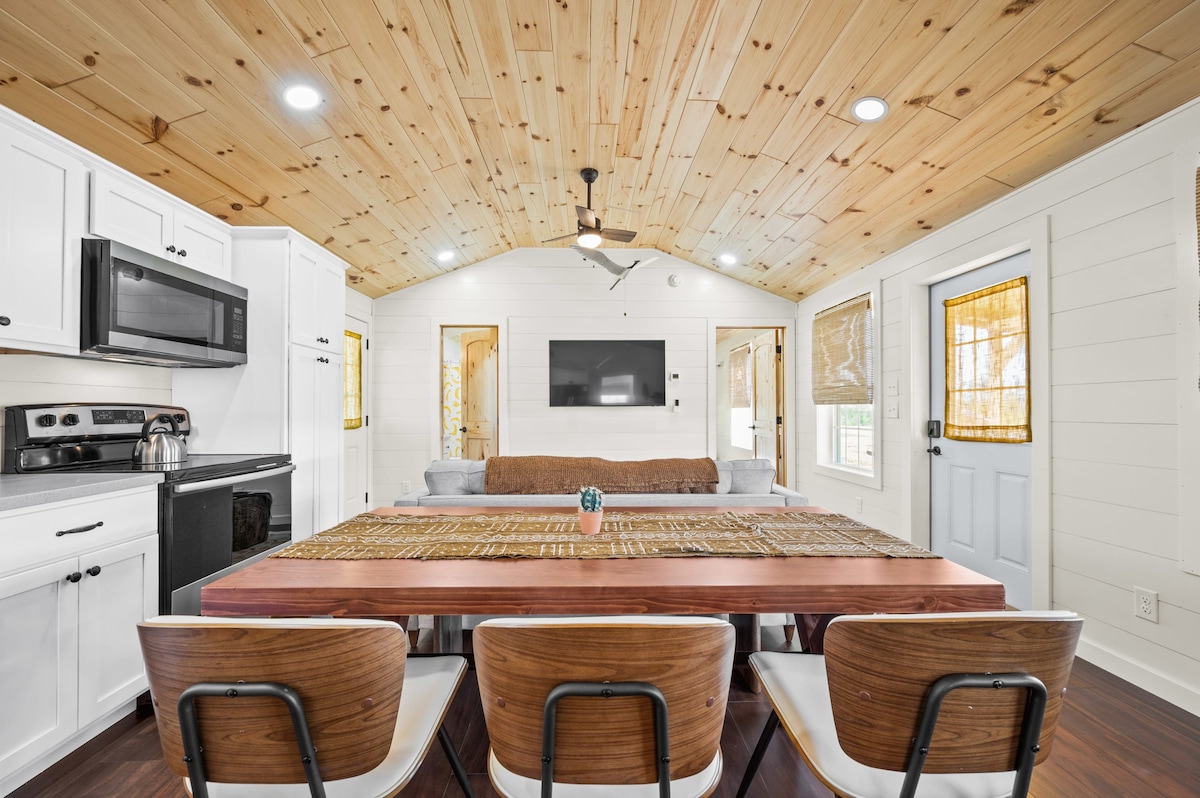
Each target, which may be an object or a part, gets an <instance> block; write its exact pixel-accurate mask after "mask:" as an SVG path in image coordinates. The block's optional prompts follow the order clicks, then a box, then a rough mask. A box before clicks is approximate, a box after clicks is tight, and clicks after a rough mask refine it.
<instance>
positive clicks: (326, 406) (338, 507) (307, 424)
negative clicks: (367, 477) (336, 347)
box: [288, 346, 345, 540]
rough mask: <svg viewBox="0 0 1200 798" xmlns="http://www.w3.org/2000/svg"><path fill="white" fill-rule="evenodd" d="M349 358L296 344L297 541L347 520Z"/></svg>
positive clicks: (292, 381) (292, 382) (292, 372)
mask: <svg viewBox="0 0 1200 798" xmlns="http://www.w3.org/2000/svg"><path fill="white" fill-rule="evenodd" d="M342 368H343V358H342V356H341V355H332V354H330V353H328V352H322V351H321V350H319V349H311V348H309V347H304V346H293V347H292V348H291V356H290V358H289V368H288V373H289V377H288V383H289V395H290V408H289V410H290V413H289V415H290V417H291V426H292V430H293V435H292V450H291V454H292V462H293V463H295V464H296V470H295V472H294V473H293V474H292V539H293V540H300V539H301V538H306V537H308V536H309V535H312V534H314V533H316V532H320V531H321V530H323V529H328V528H329V527H331V526H334V525H335V524H337V523H338V522H339V521H341V520H342V519H341V511H342V498H341V486H342V467H343V463H342V460H343V456H342V451H343V448H342V426H343V424H342V415H343V405H342V401H343V397H342V392H343V390H344V386H345V380H344V377H343V373H342Z"/></svg>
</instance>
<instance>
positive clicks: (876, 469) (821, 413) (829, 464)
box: [810, 281, 898, 490]
mask: <svg viewBox="0 0 1200 798" xmlns="http://www.w3.org/2000/svg"><path fill="white" fill-rule="evenodd" d="M881 289H882V287H881V285H880V284H879V282H878V281H876V282H873V283H872V284H871V286H870V287H869V288H868V289H866V290H862V289H860V290H856V291H853V292H850V293H847V295H846V296H845V297H844V298H843V299H841V300H838V301H836V302H830V303H828V304H826V305H825V307H823V308H821V310H824V309H826V308H832V307H836V306H837V305H838V304H841V303H842V302H845V301H848V300H850V299H853V298H854V297H857V296H862V295H863V294H870V295H871V338H872V342H871V345H872V347H873V349H874V351H873V352H872V353H871V361H872V363H871V368H872V371H873V373H872V375H871V379H872V385H873V386H874V389H873V391H872V393H871V404H870V407H871V418H872V443H871V452H872V468H871V469H865V468H856V467H853V466H845V465H841V464H840V463H835V462H834V461H833V457H834V453H835V450H834V446H835V443H834V441H835V424H836V422H837V409H838V408H839V407H845V406H847V405H818V404H816V403H814V404H813V408H814V410H815V413H814V433H815V436H814V442H815V446H814V449H813V473H814V474H819V475H821V476H826V477H831V478H833V479H837V480H841V481H843V482H850V483H853V484H855V485H861V486H863V487H866V488H874V489H875V490H881V489H882V487H883V393H884V391H883V390H882V380H881V376H882V371H883V369H882V360H883V358H882V357H881V351H880V341H881V340H882V324H881V318H880V317H881V316H882V315H883V314H882V309H881V307H880V305H881V302H880V297H881V296H882V293H883V292H882V290H881ZM819 312H821V311H820V310H818V311H817V313H819ZM813 316H814V317H815V316H816V313H814V314H813ZM810 330H811V326H810ZM810 343H811V342H810ZM810 374H811V371H810ZM810 379H811V376H810ZM892 400H893V401H897V400H898V397H892ZM849 406H852V407H859V405H849Z"/></svg>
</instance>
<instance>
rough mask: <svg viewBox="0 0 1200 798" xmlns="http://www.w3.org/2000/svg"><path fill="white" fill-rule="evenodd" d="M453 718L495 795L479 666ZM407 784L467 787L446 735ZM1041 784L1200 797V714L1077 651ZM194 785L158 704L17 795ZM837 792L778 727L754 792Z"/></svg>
mask: <svg viewBox="0 0 1200 798" xmlns="http://www.w3.org/2000/svg"><path fill="white" fill-rule="evenodd" d="M422 644H423V645H424V641H422ZM764 645H770V646H772V647H776V648H786V646H784V645H783V640H782V635H781V634H779V630H778V629H764ZM769 711H770V708H769V705H768V704H767V703H766V701H765V700H764V699H763V698H762V697H761V696H759V695H757V694H755V693H753V692H751V691H749V690H748V689H747V688H746V686H745V684H744V683H743V682H742V681H741V680H739V679H735V680H734V686H733V689H732V691H731V694H730V700H729V708H728V712H727V714H726V721H725V731H724V736H723V739H722V750H723V751H724V755H725V773H724V776H723V777H722V779H721V784H720V786H719V788H718V789H717V792H716V793H715V796H716V798H732V796H733V795H734V794H735V793H736V791H737V786H738V783H739V782H740V781H741V777H742V773H743V771H744V770H745V767H746V762H747V760H748V759H749V756H750V752H751V751H752V750H753V748H754V744H755V742H757V740H758V735H759V732H760V731H761V730H762V725H763V722H764V721H765V720H766V717H767V713H768V712H769ZM446 724H447V728H448V730H449V731H450V734H451V736H452V737H453V739H454V741H455V744H456V745H457V746H458V750H459V753H460V755H461V756H462V759H463V763H464V765H465V766H466V768H467V770H468V772H469V773H470V776H471V781H472V788H473V789H474V791H475V795H476V796H478V797H479V798H490V797H491V796H495V795H496V793H495V791H493V790H492V787H491V784H490V783H489V782H488V778H487V770H486V757H487V747H488V741H487V731H486V729H485V728H484V723H483V711H482V709H481V707H480V704H479V691H478V689H477V687H476V683H475V674H474V671H470V672H468V674H467V677H466V679H465V680H464V682H463V685H462V687H461V688H460V690H459V693H458V696H457V697H456V699H455V701H454V704H453V706H452V708H451V711H450V714H449V716H448V718H447V721H446ZM404 794H405V795H406V796H407V795H412V796H417V797H418V798H425V797H426V796H428V797H429V798H433V797H434V796H447V798H454V796H459V795H461V793H460V791H459V789H458V785H457V782H455V780H454V777H453V775H452V774H451V772H450V767H449V765H448V764H447V763H446V759H445V757H444V756H443V755H442V752H441V750H440V748H438V746H436V745H435V746H434V747H433V749H432V750H431V751H430V753H429V756H428V758H427V759H426V761H425V764H424V765H423V766H422V767H421V770H420V771H419V772H418V774H417V776H416V778H415V779H414V781H413V782H412V783H411V784H410V785H409V787H408V789H407V790H405V792H404ZM1030 794H1031V795H1032V796H1033V798H1065V797H1066V796H1071V798H1079V797H1081V796H1087V797H1088V798H1090V797H1092V796H1096V797H1097V798H1110V797H1111V798H1117V797H1118V796H1120V797H1122V798H1124V797H1129V798H1135V797H1136V798H1154V797H1155V796H1167V797H1169V798H1183V797H1184V796H1200V718H1197V717H1196V716H1194V715H1192V714H1190V713H1188V712H1185V711H1183V710H1181V709H1179V708H1177V707H1175V706H1173V705H1171V704H1168V703H1167V702H1165V701H1162V700H1161V699H1158V698H1156V697H1154V696H1152V695H1150V694H1149V693H1147V692H1145V691H1144V690H1141V689H1139V688H1137V687H1134V686H1133V685H1131V684H1129V683H1128V682H1125V681H1122V680H1121V679H1118V678H1116V677H1115V676H1112V675H1111V674H1109V673H1107V672H1105V671H1103V670H1101V669H1100V668H1097V667H1096V666H1094V665H1091V664H1089V663H1087V662H1084V661H1083V660H1076V663H1075V667H1074V670H1073V672H1072V675H1071V683H1070V688H1069V690H1068V693H1067V699H1066V705H1065V707H1064V709H1063V714H1062V719H1061V722H1060V724H1059V729H1058V735H1057V737H1056V738H1055V742H1054V748H1053V751H1052V753H1051V755H1050V758H1049V759H1048V760H1047V761H1046V762H1045V763H1044V764H1043V765H1041V766H1039V767H1038V768H1037V770H1035V771H1034V778H1033V788H1032V790H1031V792H1030ZM183 795H184V792H183V790H182V788H181V786H180V781H179V779H178V777H176V776H175V775H174V774H172V773H171V772H170V771H169V770H168V769H167V766H166V764H165V763H164V762H163V760H162V753H161V750H160V748H159V745H158V736H157V730H156V727H155V723H154V716H153V714H152V713H150V712H149V710H148V706H147V707H142V708H141V709H140V710H139V712H138V713H137V714H136V715H131V716H129V717H128V718H126V719H125V720H124V721H122V723H120V724H118V726H116V727H114V728H113V729H112V730H110V731H109V732H106V733H105V734H104V735H102V736H101V738H99V739H98V740H97V741H94V742H93V743H92V744H89V746H86V747H85V748H84V749H82V750H81V751H78V752H76V754H75V755H73V756H71V757H69V758H68V759H67V760H64V761H63V762H61V763H59V765H58V766H56V767H55V768H53V769H52V770H51V771H49V772H47V773H44V774H42V776H40V777H38V778H37V779H35V780H34V781H32V782H30V783H29V784H26V785H25V786H23V787H21V788H19V789H18V790H17V791H16V792H15V793H13V794H12V795H11V796H10V798H33V796H38V797H39V798H67V797H68V796H70V797H71V798H109V797H110V796H123V797H128V798H180V796H183ZM830 795H831V793H830V792H829V791H828V790H827V789H825V788H824V787H823V786H822V785H821V784H820V783H819V782H818V781H817V780H816V778H814V777H813V775H812V774H811V773H810V772H809V771H808V769H807V768H806V767H805V766H804V764H803V763H802V762H801V761H800V758H799V756H798V755H797V754H796V750H795V748H794V747H793V746H792V744H791V741H790V740H788V738H787V735H786V734H783V733H782V732H781V733H779V734H776V736H775V739H774V740H773V741H772V743H771V747H770V749H769V750H768V752H767V756H766V758H765V759H764V760H763V763H762V767H761V768H760V769H759V775H758V778H757V780H756V783H755V785H754V787H753V788H752V789H751V791H750V798H783V797H784V796H789V797H791V798H811V797H813V796H822V798H825V797H827V796H830Z"/></svg>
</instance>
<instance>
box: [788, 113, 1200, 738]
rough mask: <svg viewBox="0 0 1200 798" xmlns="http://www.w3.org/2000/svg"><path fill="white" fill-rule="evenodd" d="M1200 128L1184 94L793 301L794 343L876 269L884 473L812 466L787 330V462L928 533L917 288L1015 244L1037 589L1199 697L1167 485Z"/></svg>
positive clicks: (1187, 309) (1187, 363) (1180, 378)
mask: <svg viewBox="0 0 1200 798" xmlns="http://www.w3.org/2000/svg"><path fill="white" fill-rule="evenodd" d="M1198 130H1200V103H1196V102H1193V103H1191V104H1189V105H1187V106H1184V107H1183V108H1181V109H1178V110H1177V111H1175V112H1172V113H1171V114H1167V115H1165V116H1164V117H1162V118H1161V119H1159V120H1157V121H1156V122H1154V123H1152V124H1150V125H1147V126H1145V127H1143V128H1141V129H1139V130H1137V131H1134V132H1132V133H1130V134H1128V135H1127V136H1125V137H1123V138H1122V139H1119V140H1117V141H1116V142H1113V143H1111V144H1109V145H1107V146H1106V147H1104V148H1102V149H1100V150H1098V151H1096V152H1095V153H1092V154H1090V155H1088V156H1085V157H1083V158H1080V159H1078V160H1076V161H1074V162H1072V163H1071V164H1069V165H1067V166H1066V167H1063V168H1062V169H1059V170H1057V171H1056V172H1054V173H1052V174H1050V175H1048V176H1046V177H1045V178H1042V179H1040V180H1039V181H1037V182H1036V183H1033V184H1031V185H1029V186H1026V187H1024V188H1022V189H1021V190H1019V191H1017V192H1015V193H1013V194H1012V195H1010V196H1008V197H1006V198H1004V199H1002V200H999V201H997V202H995V203H992V204H991V205H989V206H988V207H986V208H984V209H982V210H980V211H978V212H976V213H975V214H973V215H971V216H970V217H968V218H967V219H964V220H962V221H960V222H958V223H956V224H954V225H952V226H950V227H948V228H946V229H944V230H939V231H936V232H934V233H932V234H931V235H929V236H928V237H927V238H925V239H922V240H921V241H920V242H918V243H916V244H914V245H912V246H910V247H908V248H906V249H905V250H902V251H900V252H898V253H895V254H892V255H889V256H886V257H884V258H882V259H881V260H880V261H879V262H878V263H876V264H875V265H874V266H872V267H870V268H868V269H866V270H864V271H862V272H860V273H858V274H856V275H853V276H851V277H848V278H846V279H845V280H843V281H842V282H841V283H839V284H837V285H835V286H832V287H831V288H829V289H826V290H825V291H824V292H822V293H820V294H818V295H816V296H814V297H812V298H810V299H808V300H806V301H804V302H802V303H801V304H800V305H799V309H798V310H799V312H798V321H797V324H798V327H797V328H798V330H799V331H800V336H799V337H800V339H801V340H802V341H803V340H806V339H807V336H805V335H804V331H805V330H807V329H809V325H810V323H811V318H812V315H813V313H815V312H817V311H819V310H821V309H822V308H824V307H827V306H829V305H831V304H833V303H835V302H837V301H839V300H841V299H843V298H845V297H846V296H851V295H853V294H854V293H855V292H857V291H860V290H863V287H864V286H867V285H869V283H870V281H873V280H880V281H882V285H883V302H882V312H883V318H882V321H883V328H882V329H883V332H882V341H881V342H880V353H881V361H882V363H881V375H880V376H881V379H882V381H883V384H886V382H887V381H889V380H895V381H897V383H898V384H899V386H900V410H901V412H900V418H899V419H896V420H891V419H887V420H885V421H884V451H883V486H882V489H881V490H879V491H867V490H865V489H864V488H862V487H860V486H854V485H850V484H849V483H839V482H838V481H837V480H834V479H830V478H828V477H825V476H822V475H817V474H815V473H814V472H813V467H812V466H813V435H812V424H813V410H812V406H811V404H810V403H808V402H807V401H806V400H804V395H805V394H806V391H807V383H808V377H807V374H806V373H804V372H805V370H806V366H805V364H806V363H807V362H808V360H807V358H808V353H807V352H806V351H805V350H804V348H803V347H801V348H800V349H798V351H797V355H798V358H799V364H800V368H801V374H800V377H799V383H800V384H799V386H798V388H799V392H800V396H801V400H802V401H801V404H800V407H799V415H800V419H799V424H800V430H799V433H798V435H797V450H798V459H797V465H798V467H799V469H800V473H799V477H798V482H799V483H800V485H799V487H800V489H802V490H805V491H806V492H808V493H809V494H810V495H813V496H816V497H819V498H820V503H821V504H824V505H827V506H830V507H832V508H833V509H836V510H840V511H842V512H847V511H848V510H850V509H851V508H852V501H853V497H856V496H864V498H865V499H866V504H867V508H866V512H865V513H864V515H865V520H866V521H868V522H869V523H874V524H876V525H878V526H881V527H883V528H885V529H889V530H893V531H897V532H900V533H901V534H906V535H909V536H911V537H912V538H913V539H914V540H917V541H919V542H920V541H924V540H927V539H928V538H927V536H928V528H927V525H928V477H927V471H928V461H927V457H928V456H927V455H925V454H924V449H925V447H926V446H927V442H926V440H925V438H924V437H923V434H924V432H923V427H924V419H925V417H926V412H927V410H926V408H927V404H928V388H927V384H928V375H927V369H928V356H927V353H926V352H927V334H926V333H927V327H926V322H925V314H927V312H928V305H927V289H926V286H927V285H928V284H930V283H932V282H936V281H937V280H940V279H944V278H945V277H947V276H949V275H950V274H951V273H953V272H954V271H955V270H961V269H962V267H963V266H964V265H966V264H975V265H980V264H981V263H982V262H985V261H988V260H994V259H997V258H998V257H1000V256H1002V255H1004V254H1008V253H1010V252H1012V251H1019V250H1020V249H1024V248H1028V249H1030V250H1031V254H1032V262H1033V268H1034V276H1033V279H1032V280H1031V304H1032V307H1031V312H1032V321H1031V325H1032V326H1031V339H1033V340H1032V341H1031V353H1032V360H1031V365H1032V368H1033V372H1034V384H1035V400H1034V401H1035V404H1034V423H1035V440H1034V451H1035V455H1034V459H1035V479H1037V484H1036V486H1035V488H1034V514H1035V517H1034V526H1035V558H1036V559H1037V560H1038V565H1037V568H1036V570H1035V574H1034V576H1035V603H1037V604H1038V605H1039V606H1043V607H1044V606H1053V607H1056V608H1064V609H1071V610H1075V611H1077V612H1079V613H1081V614H1083V615H1084V616H1085V617H1086V619H1087V620H1086V622H1085V624H1084V631H1083V642H1082V643H1081V646H1080V654H1081V655H1083V656H1084V657H1085V658H1087V659H1089V660H1090V661H1092V662H1094V663H1096V664H1098V665H1100V666H1101V667H1104V668H1106V669H1108V670H1111V671H1113V672H1114V673H1117V674H1118V675H1120V676H1123V677H1125V678H1128V679H1130V680H1132V681H1134V682H1135V683H1138V684H1140V685H1142V686H1143V687H1145V688H1147V689H1149V690H1151V691H1153V692H1155V693H1157V694H1159V695H1161V696H1163V697H1164V698H1167V699H1168V700H1171V701H1173V702H1175V703H1176V704H1179V705H1180V706H1182V707H1184V708H1186V709H1188V710H1190V711H1192V712H1195V713H1198V714H1200V634H1197V632H1198V631H1200V577H1198V576H1196V575H1194V574H1190V573H1187V572H1185V571H1184V570H1182V569H1181V568H1180V553H1179V552H1180V541H1181V537H1180V536H1181V534H1182V535H1184V536H1188V539H1189V540H1190V539H1191V538H1192V537H1194V536H1197V535H1200V532H1198V531H1197V530H1198V525H1200V518H1195V517H1192V518H1182V519H1181V515H1180V506H1181V496H1180V488H1179V484H1180V481H1181V472H1180V470H1179V462H1180V455H1181V450H1185V451H1191V450H1194V449H1196V448H1197V447H1200V424H1197V423H1196V422H1193V421H1191V420H1190V418H1188V419H1184V420H1183V422H1182V423H1181V419H1180V411H1179V405H1180V401H1181V400H1180V397H1181V395H1182V396H1184V397H1187V398H1188V400H1189V401H1191V402H1192V405H1193V406H1195V404H1196V402H1195V400H1194V399H1192V394H1194V393H1195V392H1196V361H1197V357H1196V346H1197V335H1196V333H1195V332H1194V331H1193V328H1195V326H1196V323H1197V319H1196V302H1197V296H1196V282H1197V281H1196V279H1195V278H1194V277H1191V276H1190V271H1189V270H1194V264H1195V254H1194V250H1195V247H1196V241H1195V232H1194V224H1193V225H1183V224H1181V221H1180V220H1181V219H1186V218H1187V216H1186V213H1181V211H1180V209H1181V207H1182V206H1183V204H1184V203H1186V204H1187V205H1188V206H1189V207H1193V208H1194V206H1193V205H1192V203H1193V202H1194V197H1193V196H1192V192H1193V191H1194V179H1193V177H1192V175H1193V174H1194V169H1195V167H1196V164H1197V158H1196V155H1195V153H1196V147H1197V144H1196V134H1197V131H1198ZM1183 169H1187V170H1189V174H1188V175H1187V176H1186V177H1187V179H1186V180H1182V179H1181V175H1180V174H1179V172H1180V171H1181V170H1183ZM1181 186H1182V187H1186V191H1187V196H1186V197H1184V196H1181V194H1182V193H1183V191H1184V188H1181ZM1193 212H1194V211H1193ZM1183 227H1188V230H1183V229H1182V228H1183ZM1189 247H1190V254H1188V256H1187V257H1186V259H1185V258H1184V257H1183V253H1185V252H1186V250H1187V248H1189ZM1181 264H1183V265H1182V266H1181ZM1181 275H1184V276H1185V277H1184V278H1181ZM1181 288H1183V289H1186V290H1185V293H1186V295H1182V296H1181ZM1181 325H1182V327H1183V329H1185V330H1187V331H1188V334H1187V335H1186V336H1181V335H1180V329H1181ZM1180 346H1185V347H1188V348H1189V351H1190V353H1191V356H1190V357H1185V356H1182V355H1181V352H1180V351H1179V349H1178V347H1180ZM1039 374H1040V375H1041V376H1039ZM1039 383H1040V385H1039ZM1181 384H1186V386H1187V390H1186V391H1182V390H1181V387H1180V386H1181ZM1185 406H1186V404H1185ZM1197 468H1200V466H1197ZM1039 469H1040V470H1039ZM1193 476H1196V475H1193ZM1197 550H1200V548H1198V549H1197ZM1135 585H1136V586H1140V587H1145V588H1149V589H1151V590H1156V591H1158V593H1159V598H1160V616H1161V618H1160V620H1161V622H1160V623H1158V624H1153V623H1149V622H1147V621H1145V620H1141V619H1138V618H1135V617H1134V613H1133V608H1134V601H1133V589H1134V586H1135Z"/></svg>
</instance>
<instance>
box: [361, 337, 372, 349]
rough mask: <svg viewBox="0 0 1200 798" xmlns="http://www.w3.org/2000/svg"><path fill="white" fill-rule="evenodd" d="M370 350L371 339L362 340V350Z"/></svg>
mask: <svg viewBox="0 0 1200 798" xmlns="http://www.w3.org/2000/svg"><path fill="white" fill-rule="evenodd" d="M370 348H371V339H370V338H364V339H363V349H370Z"/></svg>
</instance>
